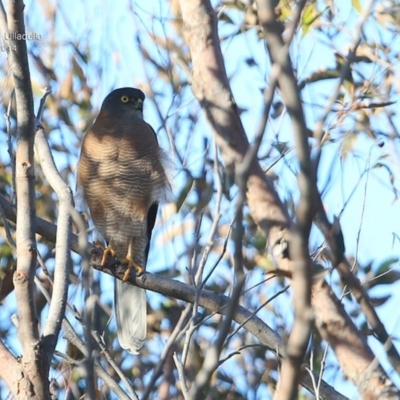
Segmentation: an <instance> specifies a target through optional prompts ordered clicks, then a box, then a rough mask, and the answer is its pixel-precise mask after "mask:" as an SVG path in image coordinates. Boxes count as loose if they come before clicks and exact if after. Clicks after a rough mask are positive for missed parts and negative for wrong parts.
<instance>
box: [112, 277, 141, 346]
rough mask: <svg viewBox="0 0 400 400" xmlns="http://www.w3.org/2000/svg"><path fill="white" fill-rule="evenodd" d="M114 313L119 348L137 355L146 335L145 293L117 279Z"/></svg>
mask: <svg viewBox="0 0 400 400" xmlns="http://www.w3.org/2000/svg"><path fill="white" fill-rule="evenodd" d="M115 313H116V318H117V327H118V340H119V343H120V345H121V347H122V348H123V349H125V350H128V351H129V352H131V353H132V354H138V353H139V350H140V349H141V348H142V347H143V343H144V341H145V339H146V334H147V321H146V313H147V310H146V291H145V290H144V289H141V288H138V287H137V286H132V285H129V284H128V283H125V282H122V281H120V280H119V279H117V281H116V283H115Z"/></svg>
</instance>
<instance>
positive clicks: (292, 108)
mask: <svg viewBox="0 0 400 400" xmlns="http://www.w3.org/2000/svg"><path fill="white" fill-rule="evenodd" d="M305 3H306V1H304V0H303V1H300V2H299V3H298V5H297V8H296V11H295V16H294V18H293V21H292V27H297V23H298V21H299V20H300V15H301V12H302V10H303V8H304V6H305ZM257 6H258V16H259V19H260V22H261V25H262V26H263V31H264V36H265V42H266V44H267V47H268V51H269V54H270V57H271V60H272V63H273V66H275V65H278V66H279V67H280V68H279V69H280V71H281V73H280V74H279V77H278V83H279V88H280V94H281V97H282V99H283V101H284V103H285V105H286V108H287V110H288V113H289V116H290V119H291V123H292V130H293V136H294V141H295V144H296V146H295V148H296V151H297V156H298V160H299V166H300V172H299V174H298V183H299V189H300V201H299V204H298V205H297V207H296V217H297V218H296V224H295V226H294V227H293V228H292V234H291V238H290V243H289V251H290V258H291V260H292V261H293V265H292V276H293V279H292V288H293V298H294V299H296V300H295V301H294V313H295V321H294V324H293V328H292V332H291V334H290V337H289V341H288V345H287V353H288V357H287V358H286V359H285V360H284V361H283V363H282V369H281V373H280V378H279V381H278V388H277V391H276V392H275V396H274V399H276V400H283V399H292V398H293V397H295V396H296V393H297V382H298V379H299V376H300V366H301V364H302V363H303V358H304V355H305V352H306V350H307V345H308V341H309V338H310V335H311V328H312V323H313V312H312V309H311V280H312V279H311V271H312V261H311V258H310V255H309V251H308V241H309V234H310V229H311V224H312V221H313V219H314V216H315V213H316V210H317V208H316V207H315V204H316V203H317V198H318V197H319V193H318V189H317V185H316V171H315V170H314V168H313V163H312V161H311V157H310V147H309V144H308V132H307V127H306V123H305V119H304V112H303V107H302V103H301V99H300V95H299V92H298V90H297V81H296V78H295V76H294V72H293V68H292V64H291V60H290V57H289V53H288V51H287V44H285V42H284V40H283V37H282V34H283V27H282V24H281V23H280V22H279V20H278V18H277V16H276V15H275V6H274V4H273V2H271V1H269V0H258V1H257Z"/></svg>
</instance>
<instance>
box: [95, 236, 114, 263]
mask: <svg viewBox="0 0 400 400" xmlns="http://www.w3.org/2000/svg"><path fill="white" fill-rule="evenodd" d="M94 244H95V246H96V247H98V248H100V249H101V250H103V257H102V258H101V263H100V264H101V266H102V267H104V266H105V265H106V264H107V259H108V257H110V256H111V257H112V258H115V256H116V253H115V250H114V249H113V248H112V247H111V244H109V245H108V246H107V247H104V246H103V245H102V244H101V243H100V242H99V241H98V240H95V241H94Z"/></svg>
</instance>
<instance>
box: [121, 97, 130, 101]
mask: <svg viewBox="0 0 400 400" xmlns="http://www.w3.org/2000/svg"><path fill="white" fill-rule="evenodd" d="M121 101H122V102H123V103H127V102H128V101H129V97H128V96H122V97H121Z"/></svg>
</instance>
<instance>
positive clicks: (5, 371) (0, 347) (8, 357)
mask: <svg viewBox="0 0 400 400" xmlns="http://www.w3.org/2000/svg"><path fill="white" fill-rule="evenodd" d="M0 359H1V361H2V362H1V363H0V377H1V378H2V379H4V381H5V382H6V384H7V386H8V388H9V389H10V390H11V392H12V393H13V395H14V396H17V394H18V384H19V383H20V382H21V381H23V379H24V377H23V374H22V371H21V368H20V366H19V365H18V361H17V360H16V358H15V357H14V356H13V355H12V354H11V352H10V350H8V349H7V347H6V346H5V345H4V343H3V342H2V341H1V340H0ZM22 383H25V384H28V385H29V382H27V381H26V382H22Z"/></svg>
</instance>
